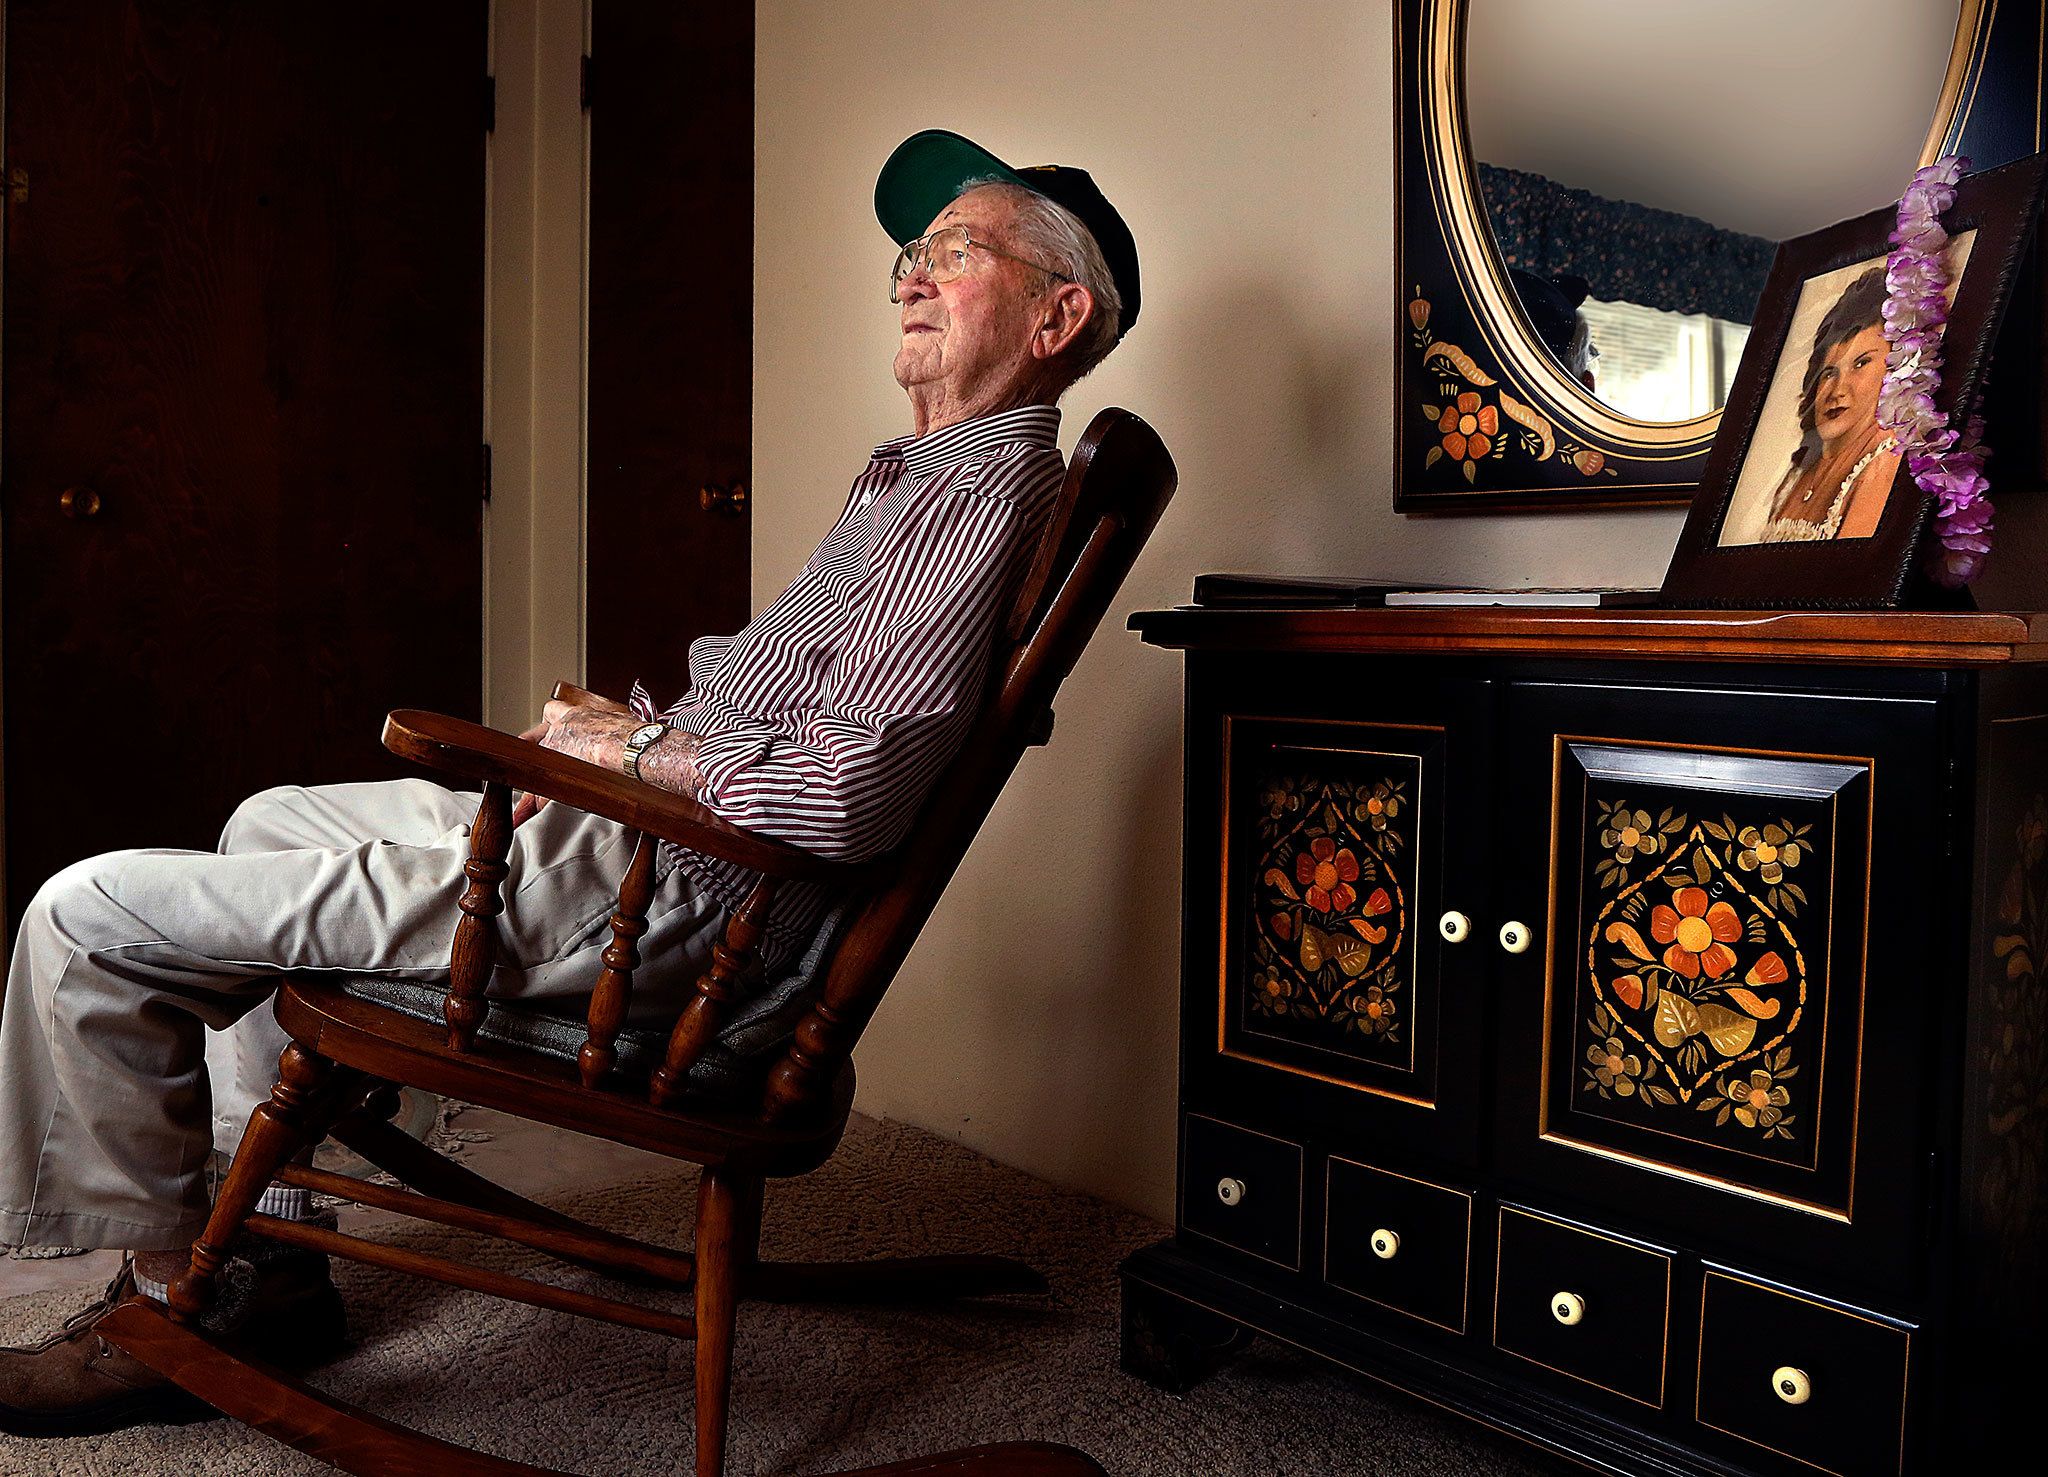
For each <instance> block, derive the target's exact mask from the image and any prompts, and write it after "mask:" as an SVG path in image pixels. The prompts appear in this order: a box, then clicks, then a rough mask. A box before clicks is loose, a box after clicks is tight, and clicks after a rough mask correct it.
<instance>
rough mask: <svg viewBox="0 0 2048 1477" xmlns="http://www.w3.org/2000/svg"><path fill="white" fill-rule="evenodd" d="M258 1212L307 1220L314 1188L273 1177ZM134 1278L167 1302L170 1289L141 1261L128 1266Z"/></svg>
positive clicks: (144, 1290)
mask: <svg viewBox="0 0 2048 1477" xmlns="http://www.w3.org/2000/svg"><path fill="white" fill-rule="evenodd" d="M256 1213H257V1214H258V1215H274V1216H276V1217H277V1218H278V1219H279V1220H285V1221H309V1220H311V1219H312V1218H313V1192H312V1191H311V1190H307V1189H304V1188H302V1187H300V1186H298V1185H280V1184H277V1183H276V1182H275V1181H273V1182H272V1183H271V1185H270V1187H269V1188H268V1189H266V1190H265V1191H264V1192H263V1193H262V1194H261V1195H260V1196H258V1197H257V1200H256ZM129 1274H130V1275H131V1276H132V1277H134V1279H135V1290H136V1291H137V1292H139V1293H141V1294H142V1295H143V1296H144V1297H146V1298H155V1299H156V1300H157V1301H158V1302H160V1303H162V1302H168V1301H169V1300H170V1298H169V1289H168V1288H167V1287H166V1286H165V1285H164V1284H163V1283H161V1282H158V1281H156V1280H155V1279H153V1278H151V1277H148V1276H146V1275H144V1273H143V1270H142V1267H141V1265H140V1264H136V1265H133V1266H131V1267H130V1268H129Z"/></svg>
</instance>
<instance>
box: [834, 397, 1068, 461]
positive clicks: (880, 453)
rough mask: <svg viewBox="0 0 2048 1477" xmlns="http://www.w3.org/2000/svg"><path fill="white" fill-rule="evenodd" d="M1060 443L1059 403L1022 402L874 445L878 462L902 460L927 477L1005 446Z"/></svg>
mask: <svg viewBox="0 0 2048 1477" xmlns="http://www.w3.org/2000/svg"><path fill="white" fill-rule="evenodd" d="M1059 443H1060V412H1059V407H1058V406H1056V405H1020V406H1018V407H1017V408H1016V409H1015V410H999V411H997V412H995V414H993V415H984V416H981V417H979V418H978V419H975V420H971V421H962V422H960V424H958V425H957V426H948V427H946V428H945V429H944V430H943V431H933V432H931V433H930V434H929V435H925V436H898V437H897V438H896V439H895V440H893V441H884V442H883V443H882V444H881V445H880V446H877V447H876V448H875V459H876V460H877V461H890V460H898V459H900V460H901V461H902V462H903V464H904V467H905V469H906V470H908V471H909V472H910V473H911V474H912V475H914V476H924V475H927V474H929V473H932V472H936V471H938V470H939V469H940V468H942V467H951V466H957V465H959V464H960V463H961V462H969V461H973V460H975V459H976V458H978V457H984V456H988V455H990V454H991V453H993V452H994V451H996V450H997V449H998V448H1000V447H1004V446H1044V447H1052V448H1057V447H1058V445H1059Z"/></svg>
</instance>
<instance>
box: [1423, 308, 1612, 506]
mask: <svg viewBox="0 0 2048 1477" xmlns="http://www.w3.org/2000/svg"><path fill="white" fill-rule="evenodd" d="M1429 315H1430V304H1429V299H1428V298H1426V297H1424V296H1423V295H1422V290H1421V289H1420V288H1417V289H1416V291H1415V295H1414V296H1413V297H1411V298H1410V299H1409V300H1408V340H1409V344H1410V346H1411V347H1412V348H1413V349H1414V350H1415V351H1416V352H1417V353H1418V354H1420V355H1421V356H1422V369H1423V372H1424V374H1430V373H1434V374H1435V375H1437V377H1438V378H1437V397H1436V399H1435V400H1433V401H1430V402H1428V403H1425V404H1424V405H1423V406H1422V407H1421V409H1422V416H1423V419H1424V420H1426V421H1427V422H1428V423H1429V425H1430V428H1431V430H1432V431H1433V432H1434V434H1435V435H1436V437H1437V440H1436V442H1435V444H1433V445H1432V446H1431V447H1430V448H1429V450H1428V451H1427V452H1425V453H1424V454H1423V459H1422V465H1423V469H1424V470H1425V471H1427V470H1429V469H1431V468H1434V467H1435V466H1436V465H1437V464H1438V463H1440V462H1445V461H1448V463H1449V465H1451V466H1455V467H1456V468H1458V470H1459V472H1460V473H1461V474H1462V475H1463V476H1464V478H1465V480H1466V481H1467V482H1468V483H1471V484H1473V485H1474V486H1477V485H1478V482H1479V464H1480V463H1481V462H1482V461H1487V460H1492V461H1494V462H1496V463H1501V462H1504V461H1505V460H1506V458H1507V455H1508V452H1509V451H1510V450H1513V451H1515V452H1517V453H1518V454H1519V455H1521V456H1523V457H1527V458H1529V459H1530V460H1533V461H1538V462H1547V461H1550V460H1552V459H1553V458H1555V459H1556V460H1557V461H1559V462H1562V463H1563V464H1564V465H1566V466H1568V467H1571V468H1572V469H1573V470H1574V471H1576V472H1577V473H1578V474H1579V475H1580V476H1582V477H1587V478H1594V477H1599V476H1601V475H1602V474H1605V475H1606V476H1609V477H1613V476H1615V475H1617V474H1616V472H1615V469H1614V468H1612V467H1610V466H1608V465H1607V457H1606V455H1605V453H1603V452H1602V451H1601V450H1600V449H1599V448H1598V447H1593V446H1581V445H1579V444H1578V443H1577V442H1575V441H1573V440H1572V439H1571V438H1570V437H1562V438H1561V437H1559V435H1558V434H1557V427H1556V426H1555V425H1553V424H1552V423H1551V421H1550V418H1549V417H1547V416H1545V415H1544V414H1543V413H1542V412H1541V411H1539V410H1537V409H1535V408H1534V407H1533V406H1530V405H1526V404H1524V403H1523V402H1522V401H1520V400H1518V399H1516V398H1515V397H1514V396H1513V395H1510V394H1509V393H1508V392H1507V391H1506V390H1505V389H1504V388H1502V386H1501V384H1500V381H1499V380H1498V379H1497V378H1495V377H1494V376H1493V375H1492V374H1489V373H1488V372H1487V371H1486V370H1484V369H1482V368H1481V367H1480V366H1479V361H1477V360H1476V359H1474V358H1473V357H1472V356H1471V355H1470V354H1468V353H1466V352H1465V351H1464V350H1463V349H1461V348H1459V347H1458V345H1456V344H1454V343H1450V342H1448V341H1446V340H1442V339H1439V338H1437V337H1436V335H1435V334H1434V333H1433V332H1432V331H1431V330H1430V326H1429ZM1489 392H1490V393H1489ZM1511 427H1512V428H1511Z"/></svg>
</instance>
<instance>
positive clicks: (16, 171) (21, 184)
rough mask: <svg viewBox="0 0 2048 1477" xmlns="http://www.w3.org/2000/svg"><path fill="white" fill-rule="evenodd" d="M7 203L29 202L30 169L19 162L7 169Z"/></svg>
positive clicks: (19, 203)
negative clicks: (24, 167)
mask: <svg viewBox="0 0 2048 1477" xmlns="http://www.w3.org/2000/svg"><path fill="white" fill-rule="evenodd" d="M7 203H8V204H9V205H26V204H28V171H27V170H26V169H23V168H22V167H21V166H20V165H19V164H17V165H15V166H14V168H12V169H10V170H8V171H7Z"/></svg>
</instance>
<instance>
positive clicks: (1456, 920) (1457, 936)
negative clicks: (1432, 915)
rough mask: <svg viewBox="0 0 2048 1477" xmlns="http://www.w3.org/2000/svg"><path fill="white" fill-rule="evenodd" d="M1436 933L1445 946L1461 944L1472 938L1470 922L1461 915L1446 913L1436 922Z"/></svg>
mask: <svg viewBox="0 0 2048 1477" xmlns="http://www.w3.org/2000/svg"><path fill="white" fill-rule="evenodd" d="M1436 931H1437V932H1438V933H1440V934H1442V935H1443V936H1444V942H1445V943H1447V944H1462V943H1464V942H1465V940H1466V939H1468V938H1470V937H1471V936H1472V920H1471V919H1470V918H1467V917H1466V916H1465V915H1464V914H1463V913H1455V912H1453V913H1446V914H1444V916H1443V917H1441V918H1439V919H1437V920H1436Z"/></svg>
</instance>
